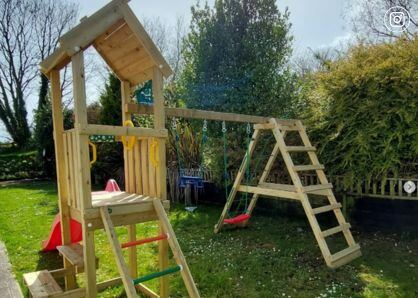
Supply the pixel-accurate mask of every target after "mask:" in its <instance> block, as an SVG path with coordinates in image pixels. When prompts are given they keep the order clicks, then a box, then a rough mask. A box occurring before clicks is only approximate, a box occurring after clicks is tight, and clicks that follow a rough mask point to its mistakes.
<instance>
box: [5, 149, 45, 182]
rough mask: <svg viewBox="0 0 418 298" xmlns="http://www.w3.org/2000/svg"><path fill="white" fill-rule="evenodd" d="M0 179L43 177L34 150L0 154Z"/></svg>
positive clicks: (40, 164) (40, 165)
mask: <svg viewBox="0 0 418 298" xmlns="http://www.w3.org/2000/svg"><path fill="white" fill-rule="evenodd" d="M0 169H2V171H1V173H0V180H18V179H28V178H30V179H33V178H40V177H44V171H43V169H42V163H41V162H40V161H39V160H38V158H37V152H36V151H30V152H26V153H19V154H3V155H0Z"/></svg>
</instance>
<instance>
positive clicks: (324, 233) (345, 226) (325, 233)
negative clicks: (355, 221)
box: [322, 223, 351, 237]
mask: <svg viewBox="0 0 418 298" xmlns="http://www.w3.org/2000/svg"><path fill="white" fill-rule="evenodd" d="M349 228H351V225H350V224H349V223H344V224H342V225H339V226H336V227H334V228H331V229H328V230H325V231H322V236H323V237H328V236H331V235H334V234H337V233H339V232H342V231H345V230H348V229H349Z"/></svg>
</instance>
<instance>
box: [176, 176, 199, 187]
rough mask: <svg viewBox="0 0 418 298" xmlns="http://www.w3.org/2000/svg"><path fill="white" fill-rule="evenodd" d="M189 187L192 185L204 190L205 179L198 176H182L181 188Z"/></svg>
mask: <svg viewBox="0 0 418 298" xmlns="http://www.w3.org/2000/svg"><path fill="white" fill-rule="evenodd" d="M187 185H192V186H194V187H197V188H203V178H202V177H198V176H185V175H181V176H180V183H179V186H180V187H181V188H184V187H186V186H187Z"/></svg>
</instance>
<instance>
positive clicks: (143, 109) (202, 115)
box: [125, 103, 296, 130]
mask: <svg viewBox="0 0 418 298" xmlns="http://www.w3.org/2000/svg"><path fill="white" fill-rule="evenodd" d="M125 111H129V112H130V113H132V114H145V115H151V114H153V112H154V107H153V106H148V105H143V104H136V103H130V104H127V105H125ZM165 114H166V116H167V117H177V118H188V119H202V120H212V121H227V122H243V123H253V124H260V123H267V122H268V121H269V120H270V119H271V117H263V116H253V115H244V114H237V113H224V112H215V111H206V110H196V109H186V108H170V107H166V108H165ZM276 120H277V122H278V123H279V124H281V125H285V126H289V127H293V126H295V125H296V124H295V123H296V120H292V119H276ZM269 126H271V125H269ZM295 130H296V128H295Z"/></svg>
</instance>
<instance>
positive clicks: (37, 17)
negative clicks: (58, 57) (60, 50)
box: [32, 0, 78, 109]
mask: <svg viewBox="0 0 418 298" xmlns="http://www.w3.org/2000/svg"><path fill="white" fill-rule="evenodd" d="M32 5H33V9H32V11H33V26H34V27H33V29H34V33H35V34H34V38H35V46H36V52H37V56H38V60H39V61H42V60H44V59H45V58H46V57H48V56H49V55H50V54H52V53H53V52H54V51H55V50H56V48H57V47H58V45H59V38H60V37H61V36H62V35H63V33H65V32H66V31H68V30H70V29H71V27H72V26H73V25H74V24H75V22H76V19H77V16H78V6H77V5H76V4H75V3H73V2H64V1H62V0H41V1H39V0H38V1H34V2H33V4H32ZM63 74H64V76H63V81H65V80H66V77H67V72H66V71H64V72H63ZM39 77H40V86H39V94H38V96H39V98H38V109H40V108H42V106H43V105H44V104H45V103H47V99H48V97H47V93H48V78H47V77H46V76H45V75H44V74H43V73H41V72H39Z"/></svg>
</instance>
